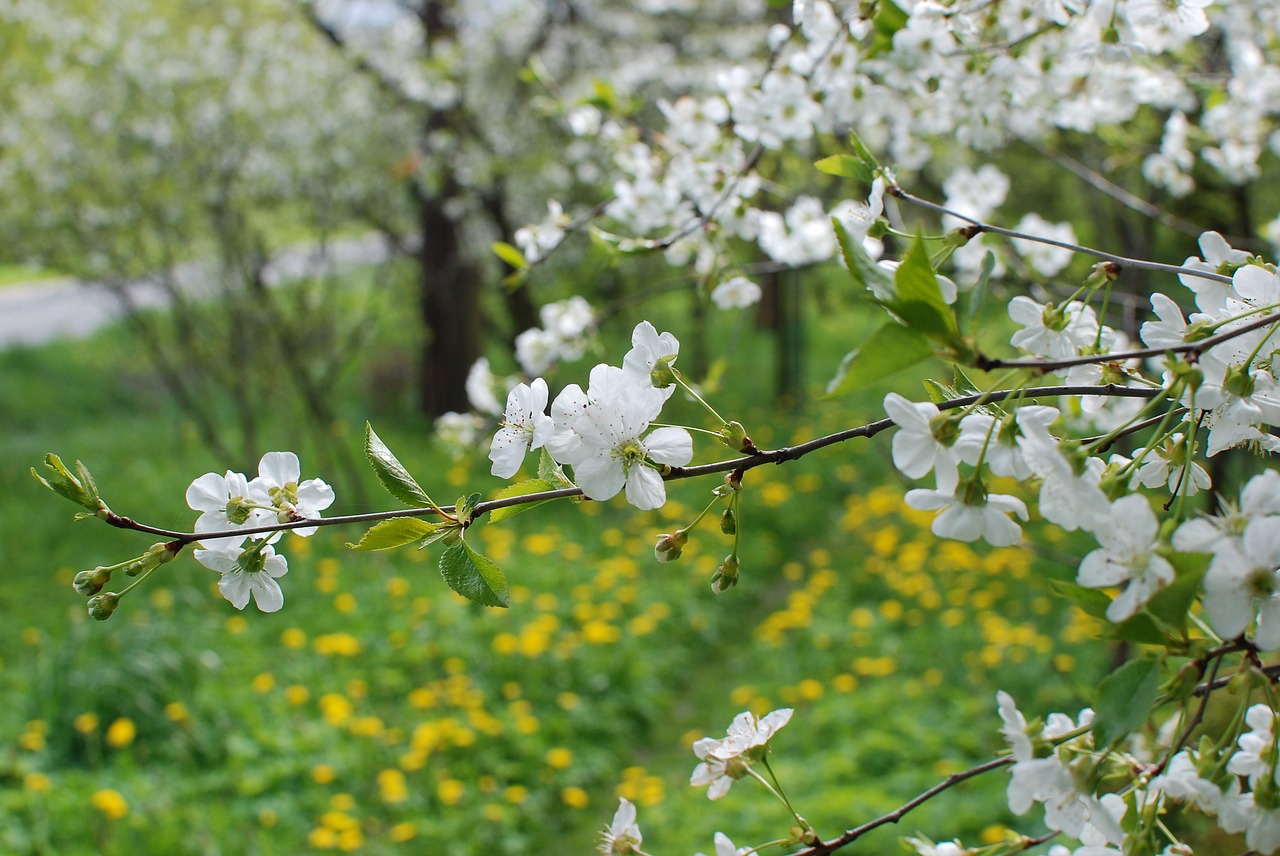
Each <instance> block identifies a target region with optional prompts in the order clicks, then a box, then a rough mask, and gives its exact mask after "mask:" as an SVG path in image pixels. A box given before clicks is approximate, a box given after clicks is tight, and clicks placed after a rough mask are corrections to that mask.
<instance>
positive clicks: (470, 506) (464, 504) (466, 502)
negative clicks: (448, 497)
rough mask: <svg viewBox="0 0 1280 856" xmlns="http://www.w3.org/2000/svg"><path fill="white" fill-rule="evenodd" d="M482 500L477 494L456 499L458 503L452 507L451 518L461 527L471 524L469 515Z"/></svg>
mask: <svg viewBox="0 0 1280 856" xmlns="http://www.w3.org/2000/svg"><path fill="white" fill-rule="evenodd" d="M482 499H484V497H482V496H481V495H480V494H478V493H469V494H467V495H466V496H460V497H458V501H457V502H456V503H455V504H454V506H453V516H454V517H456V518H457V519H458V522H460V523H461V524H462V525H463V526H468V525H470V524H471V515H472V514H473V513H474V512H475V509H476V506H477V505H479V504H480V501H481V500H482Z"/></svg>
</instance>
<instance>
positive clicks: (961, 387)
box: [951, 363, 982, 395]
mask: <svg viewBox="0 0 1280 856" xmlns="http://www.w3.org/2000/svg"><path fill="white" fill-rule="evenodd" d="M951 368H952V373H951V376H952V378H953V380H952V384H953V386H955V389H956V392H959V393H960V394H961V395H977V394H978V393H979V392H982V390H980V389H978V385H977V384H976V383H974V382H973V381H972V380H970V379H969V376H968V375H967V374H965V373H964V369H962V368H960V364H959V363H956V364H955V365H953V366H952V367H951Z"/></svg>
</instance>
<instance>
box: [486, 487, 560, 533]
mask: <svg viewBox="0 0 1280 856" xmlns="http://www.w3.org/2000/svg"><path fill="white" fill-rule="evenodd" d="M555 487H556V486H555V485H553V484H552V483H551V482H549V481H547V480H545V479H529V480H528V481H522V482H519V483H518V484H509V485H507V486H506V487H504V488H503V489H502V490H500V491H498V493H497V494H496V495H495V496H494V499H510V498H511V497H513V496H529V495H530V494H533V493H542V492H543V491H544V490H555ZM544 502H549V500H546V499H544V500H541V501H539V502H526V503H524V504H523V505H508V506H507V507H506V508H495V509H494V510H493V511H491V512H489V522H490V523H497V522H498V521H500V520H506V519H507V518H508V517H515V516H516V515H517V514H522V513H524V512H526V511H528V510H529V509H531V508H537V507H538V506H539V505H542V503H544Z"/></svg>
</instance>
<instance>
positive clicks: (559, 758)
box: [547, 746, 573, 770]
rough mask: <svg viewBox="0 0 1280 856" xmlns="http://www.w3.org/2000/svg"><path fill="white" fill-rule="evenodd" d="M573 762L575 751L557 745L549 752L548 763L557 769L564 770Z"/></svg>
mask: <svg viewBox="0 0 1280 856" xmlns="http://www.w3.org/2000/svg"><path fill="white" fill-rule="evenodd" d="M572 763H573V753H572V752H570V751H569V750H568V749H565V748H564V747H562V746H557V747H556V748H554V749H551V750H550V751H548V752H547V765H548V766H550V767H555V768H556V769H557V770H563V769H564V768H565V767H568V766H569V765H571V764H572Z"/></svg>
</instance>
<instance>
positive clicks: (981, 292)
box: [965, 250, 996, 338]
mask: <svg viewBox="0 0 1280 856" xmlns="http://www.w3.org/2000/svg"><path fill="white" fill-rule="evenodd" d="M995 268H996V256H995V253H993V252H991V251H990V250H987V254H986V255H984V256H983V257H982V272H981V273H980V274H979V275H978V281H977V283H975V284H974V286H973V288H972V289H970V290H969V301H968V303H967V304H966V306H965V327H967V328H969V335H970V336H973V337H975V338H976V337H977V335H978V323H979V321H980V320H981V319H980V313H981V311H982V304H983V303H984V302H985V301H986V298H987V288H988V287H989V286H990V285H991V272H992V271H994V270H995Z"/></svg>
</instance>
